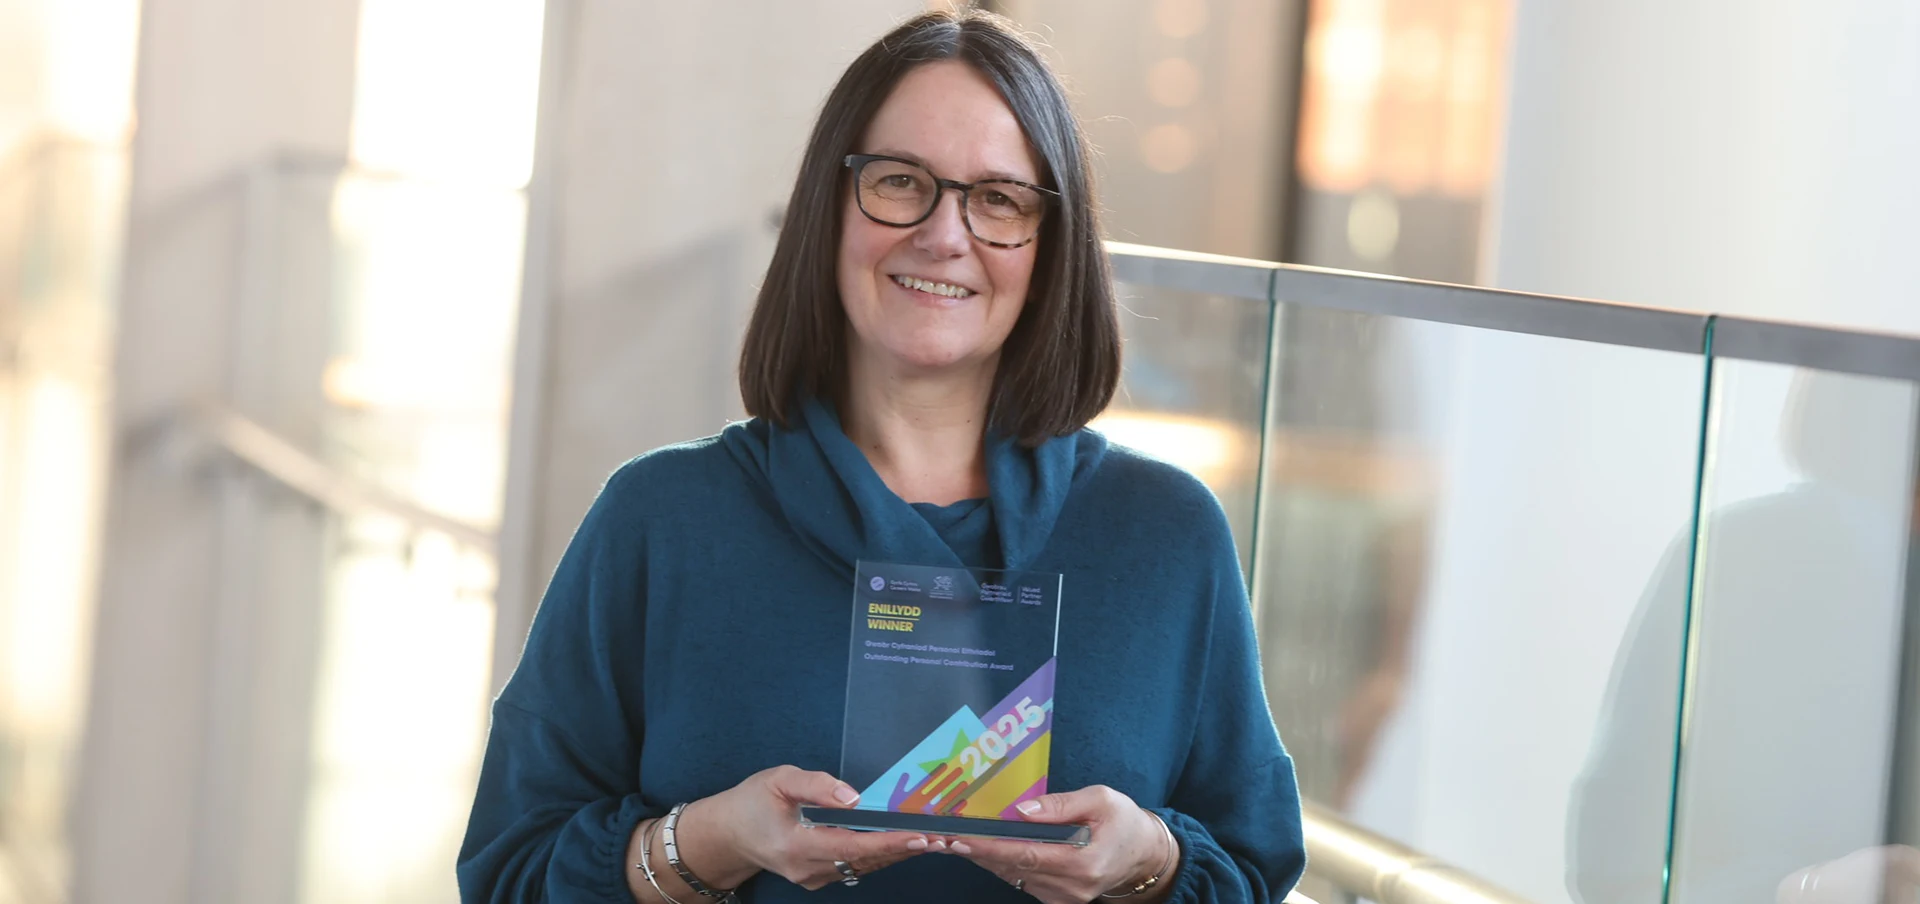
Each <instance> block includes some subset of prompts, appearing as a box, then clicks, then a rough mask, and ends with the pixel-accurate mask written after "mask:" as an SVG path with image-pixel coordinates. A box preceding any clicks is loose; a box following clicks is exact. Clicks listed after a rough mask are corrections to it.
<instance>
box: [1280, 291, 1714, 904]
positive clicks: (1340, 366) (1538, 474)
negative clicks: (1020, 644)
mask: <svg viewBox="0 0 1920 904" xmlns="http://www.w3.org/2000/svg"><path fill="white" fill-rule="evenodd" d="M1281 316H1282V327H1281V329H1282V331H1283V332H1285V331H1286V330H1288V329H1289V328H1292V327H1296V326H1297V327H1298V328H1299V329H1302V330H1310V331H1311V335H1312V336H1313V337H1314V338H1315V341H1312V342H1299V341H1284V344H1283V345H1282V346H1281V348H1282V349H1283V350H1285V351H1284V352H1283V356H1282V358H1281V359H1280V360H1278V361H1276V362H1275V371H1276V373H1279V374H1280V375H1281V384H1280V385H1277V386H1275V387H1274V390H1273V406H1272V408H1271V410H1270V412H1269V420H1268V427H1267V430H1268V440H1267V442H1268V450H1267V454H1268V459H1267V474H1266V478H1265V480H1264V482H1263V486H1262V489H1261V497H1262V504H1261V512H1260V535H1259V536H1260V548H1259V550H1258V552H1257V556H1256V559H1255V566H1256V575H1255V584H1256V586H1257V587H1258V589H1259V594H1260V600H1259V601H1258V604H1257V618H1258V625H1259V630H1260V633H1261V653H1262V661H1263V663H1264V664H1265V668H1266V670H1267V683H1268V696H1269V700H1270V701H1271V703H1272V706H1273V711H1274V717H1275V721H1276V723H1277V724H1278V725H1279V728H1280V731H1281V736H1282V737H1283V738H1284V739H1285V740H1286V742H1287V745H1288V748H1289V750H1291V751H1292V752H1293V754H1294V757H1295V762H1296V767H1297V768H1298V770H1299V775H1300V781H1301V787H1302V790H1303V793H1305V794H1306V795H1307V796H1308V797H1310V798H1313V799H1315V800H1318V801H1320V802H1322V803H1324V804H1327V805H1329V806H1332V807H1334V808H1335V809H1338V810H1341V811H1343V812H1344V814H1345V815H1346V817H1347V818H1350V819H1352V820H1354V821H1355V822H1357V823H1359V824H1361V825H1363V826H1365V827H1367V828H1369V829H1371V830H1373V831H1376V832H1379V833H1381V834H1383V835H1386V836H1388V837H1391V838H1394V839H1396V840H1398V841H1401V842H1403V843H1405V844H1407V845H1409V846H1411V847H1413V848H1415V849H1417V850H1420V851H1422V852H1424V853H1427V854H1431V855H1433V856H1435V857H1438V858H1439V859H1441V860H1442V861H1445V862H1447V863H1450V864H1453V865H1456V866H1459V867H1461V868H1463V869H1465V870H1467V871H1468V872H1470V873H1473V874H1475V875H1478V876H1481V877H1484V878H1486V879H1487V880H1489V881H1491V882H1493V883H1495V884H1497V885H1500V886H1503V887H1506V888H1508V889H1510V890H1512V891H1513V892H1515V893H1517V894H1519V895H1521V896H1523V897H1525V898H1527V899H1530V900H1538V901H1545V902H1554V901H1568V900H1573V899H1574V898H1573V897H1572V896H1573V894H1574V892H1572V891H1571V890H1570V889H1569V885H1568V873H1569V870H1570V869H1571V868H1572V867H1573V861H1574V860H1575V859H1577V857H1578V851H1577V849H1570V848H1577V845H1576V844H1575V843H1574V837H1575V836H1576V835H1577V834H1578V832H1579V818H1580V817H1579V809H1580V804H1579V799H1580V795H1581V791H1580V789H1581V787H1582V782H1583V778H1582V774H1583V768H1585V767H1588V766H1589V759H1590V758H1589V749H1590V748H1591V747H1592V746H1593V743H1594V739H1595V738H1596V736H1599V735H1603V734H1605V733H1606V732H1607V731H1608V728H1607V726H1606V725H1605V724H1604V723H1603V722H1602V721H1601V720H1600V719H1599V715H1600V711H1601V705H1600V704H1601V700H1602V698H1603V696H1604V693H1605V691H1606V687H1607V682H1608V679H1609V676H1610V674H1611V673H1612V671H1613V665H1614V660H1615V656H1616V652H1617V650H1618V648H1619V646H1620V643H1621V638H1622V637H1623V635H1625V634H1626V633H1627V632H1628V629H1629V625H1630V623H1631V622H1632V621H1633V619H1634V614H1635V611H1636V608H1637V606H1638V605H1639V604H1640V603H1641V601H1642V600H1643V598H1644V597H1645V595H1646V590H1645V588H1644V586H1643V584H1644V582H1645V578H1646V575H1647V574H1648V573H1650V572H1651V571H1653V569H1654V568H1655V566H1656V563H1657V562H1658V561H1659V560H1660V556H1661V554H1662V550H1663V547H1664V545H1665V544H1666V543H1667V541H1668V540H1669V539H1670V538H1672V537H1675V536H1678V535H1681V534H1683V533H1684V532H1685V531H1686V529H1687V526H1688V525H1689V524H1690V523H1691V520H1690V515H1691V511H1692V500H1693V484H1694V472H1695V468H1696V463H1697V455H1698V436H1699V425H1700V411H1701V406H1702V398H1701V392H1702V389H1703V384H1704V376H1705V368H1704V361H1703V359H1701V358H1700V357H1698V356H1690V355H1684V354H1674V353H1666V352H1653V351H1645V350H1639V349H1627V348H1618V347H1612V346H1603V345H1597V344H1593V343H1584V342H1573V341H1566V340H1556V339H1549V338H1544V337H1538V336H1528V335H1519V334H1511V333H1500V332H1494V331H1487V330H1478V329H1470V328H1464V327H1454V326H1448V325H1443V324H1432V323H1420V322H1411V321H1402V320H1396V319H1393V318H1380V317H1371V316H1366V315H1359V314H1351V313H1344V312H1338V311H1329V310H1321V311H1317V312H1314V314H1313V316H1310V317H1309V316H1298V312H1297V311H1295V310H1292V309H1291V306H1285V305H1283V306H1282V314H1281ZM1303 335H1304V334H1303ZM1292 338H1293V339H1298V338H1299V337H1298V336H1296V337H1292ZM1683 589H1684V588H1673V589H1671V590H1668V591H1664V592H1665V593H1667V594H1668V595H1670V596H1673V597H1674V599H1675V600H1676V602H1677V601H1679V600H1680V599H1681V597H1679V596H1678V595H1677V594H1679V593H1680V592H1681V591H1682V590H1683ZM1671 627H1672V636H1673V637H1674V642H1675V643H1676V644H1677V643H1678V627H1679V625H1678V622H1677V621H1676V622H1675V623H1674V624H1673V625H1672V626H1671ZM1643 677H1645V678H1646V679H1647V680H1648V681H1649V682H1650V683H1652V684H1654V685H1656V686H1664V688H1665V691H1666V697H1665V701H1666V705H1667V707H1668V718H1667V721H1666V723H1665V725H1664V729H1663V730H1662V732H1661V733H1659V734H1656V735H1655V736H1652V737H1645V738H1639V739H1637V741H1638V743H1639V744H1640V752H1641V754H1642V755H1643V756H1646V757H1648V758H1650V759H1652V760H1653V761H1654V762H1656V763H1658V762H1666V763H1669V764H1670V763H1671V760H1672V754H1673V749H1674V730H1675V725H1676V722H1675V720H1674V719H1673V718H1672V715H1673V710H1672V707H1673V706H1674V705H1675V703H1676V701H1677V699H1678V694H1679V660H1678V658H1677V657H1675V658H1674V659H1673V660H1672V661H1671V662H1669V663H1667V664H1666V666H1665V669H1664V679H1663V678H1662V671H1661V670H1659V669H1655V670H1653V671H1650V672H1648V673H1646V674H1645V675H1644V676H1643ZM1665 788H1670V785H1668V786H1664V787H1663V790H1665ZM1665 807H1666V803H1665V799H1664V797H1662V798H1660V799H1659V800H1657V801H1655V803H1654V811H1653V812H1654V813H1655V814H1656V815H1657V819H1655V820H1653V821H1652V822H1650V823H1649V825H1647V826H1628V827H1625V828H1624V829H1623V830H1622V831H1620V832H1618V833H1617V834H1614V835H1613V836H1612V837H1610V838H1608V839H1607V844H1608V850H1609V851H1611V852H1614V853H1617V854H1618V855H1619V856H1621V857H1624V858H1626V859H1628V860H1631V861H1633V862H1635V863H1644V864H1646V865H1649V866H1651V867H1652V868H1653V869H1654V871H1655V872H1654V874H1655V875H1656V876H1657V875H1658V867H1659V864H1660V862H1661V861H1662V858H1663V857H1664V855H1665V850H1666V825H1665V818H1664V814H1665ZM1314 891H1318V892H1320V893H1321V894H1325V890H1321V889H1316V890H1314ZM1309 893H1310V894H1311V893H1313V891H1310V892H1309ZM1329 897H1331V896H1329ZM1336 900H1337V898H1336ZM1622 900H1636V901H1638V900H1658V898H1657V896H1656V897H1655V898H1652V899H1642V898H1634V899H1622Z"/></svg>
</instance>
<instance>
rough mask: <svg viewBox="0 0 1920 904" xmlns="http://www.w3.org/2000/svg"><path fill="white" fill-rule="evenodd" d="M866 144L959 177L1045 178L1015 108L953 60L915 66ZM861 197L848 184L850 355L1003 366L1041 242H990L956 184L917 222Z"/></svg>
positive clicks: (843, 282) (922, 365)
mask: <svg viewBox="0 0 1920 904" xmlns="http://www.w3.org/2000/svg"><path fill="white" fill-rule="evenodd" d="M858 150H859V152H860V153H863V154H882V155H886V156H889V157H900V158H905V159H907V160H912V161H915V162H918V163H919V164H921V165H922V166H924V167H925V168H926V169H927V170H928V171H930V172H932V173H933V175H935V176H936V177H938V178H941V179H951V180H954V181H957V182H976V181H979V180H982V179H1014V180H1017V181H1021V182H1028V183H1033V184H1039V183H1040V181H1041V180H1040V168H1039V165H1038V163H1037V161H1036V160H1035V158H1034V155H1033V152H1032V150H1031V149H1029V148H1028V146H1027V138H1026V133H1024V132H1022V131H1021V129H1020V123H1019V121H1018V120H1016V119H1015V118H1014V116H1013V111H1012V110H1010V109H1008V108H1007V105H1006V102H1005V101H1003V100H1001V99H1000V94H999V92H997V91H995V90H994V88H993V85H992V84H991V83H989V82H988V81H987V80H986V78H985V77H984V76H982V75H981V74H980V73H979V72H978V71H977V70H975V69H974V68H973V67H971V66H969V65H967V64H965V63H961V62H958V61H953V60H943V61H940V62H936V63H929V64H926V65H923V66H920V67H919V68H917V69H914V70H913V71H911V72H909V73H907V75H906V76H905V77H904V78H902V79H901V80H900V83H899V84H898V85H897V86H895V87H894V90H893V93H892V94H891V95H890V96H889V97H888V98H887V100H886V102H885V103H883V104H881V106H880V109H879V111H878V112H877V113H876V114H875V115H874V118H873V122H872V124H871V125H869V126H868V127H867V132H866V135H865V136H863V138H862V140H861V143H860V147H859V148H858ZM849 184H851V180H849ZM854 195H855V193H854V191H852V190H848V191H847V192H846V200H845V209H844V210H843V211H842V213H841V222H842V223H843V224H844V225H843V226H842V229H841V233H840V255H839V262H838V277H839V284H840V300H841V304H843V305H844V306H845V308H846V312H847V320H848V321H849V323H850V324H851V326H852V332H853V335H852V336H851V337H850V345H851V354H853V355H855V356H859V357H861V358H863V359H864V360H865V361H866V363H867V364H869V365H876V366H877V370H878V371H879V372H895V373H899V372H902V371H904V372H906V373H910V374H924V373H928V372H938V371H941V370H946V369H950V368H964V367H972V366H980V365H989V364H993V363H995V362H997V360H998V355H999V352H1000V346H1001V344H1002V343H1003V342H1005V341H1006V338H1007V334H1008V333H1009V332H1011V331H1012V330H1013V324H1014V322H1015V321H1016V320H1018V319H1019V317H1020V309H1021V307H1022V306H1023V305H1025V304H1026V300H1027V284H1028V283H1029V282H1030V281H1031V280H1032V277H1033V262H1034V254H1035V251H1036V249H1037V247H1038V245H1039V240H1038V239H1035V240H1034V241H1032V242H1028V243H1027V244H1026V245H1023V246H1021V247H1019V248H996V247H993V246H991V245H987V244H985V243H982V242H981V241H979V240H978V239H976V238H974V237H973V235H972V234H971V233H969V232H968V231H967V226H966V223H965V222H964V221H963V220H962V219H961V210H960V206H961V203H962V201H961V196H960V193H959V192H958V191H943V192H941V194H940V202H939V205H938V206H937V207H936V208H935V209H934V211H933V214H932V215H931V216H929V217H928V218H927V219H926V220H924V221H922V222H921V223H919V224H918V225H915V226H911V227H898V226H888V225H884V224H881V223H876V222H874V221H872V220H870V219H868V218H867V217H866V216H865V215H864V214H862V213H861V212H860V208H859V206H858V201H857V200H856V198H855V196H854ZM929 289H931V290H932V291H929Z"/></svg>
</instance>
